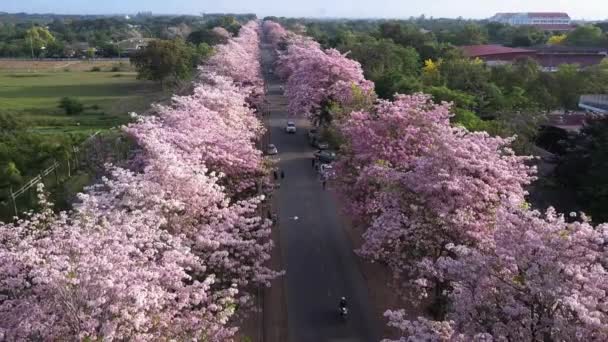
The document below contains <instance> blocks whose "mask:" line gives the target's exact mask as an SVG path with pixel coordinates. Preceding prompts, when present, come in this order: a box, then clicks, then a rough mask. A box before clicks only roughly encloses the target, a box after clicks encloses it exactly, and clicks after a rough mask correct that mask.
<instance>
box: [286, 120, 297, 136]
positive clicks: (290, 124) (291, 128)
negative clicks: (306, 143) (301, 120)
mask: <svg viewBox="0 0 608 342" xmlns="http://www.w3.org/2000/svg"><path fill="white" fill-rule="evenodd" d="M285 132H286V133H292V134H295V133H296V123H295V122H293V121H287V126H285Z"/></svg>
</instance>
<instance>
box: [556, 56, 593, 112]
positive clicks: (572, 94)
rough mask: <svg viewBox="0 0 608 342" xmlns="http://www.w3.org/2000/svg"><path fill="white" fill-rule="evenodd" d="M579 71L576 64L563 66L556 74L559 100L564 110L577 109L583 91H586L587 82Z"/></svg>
mask: <svg viewBox="0 0 608 342" xmlns="http://www.w3.org/2000/svg"><path fill="white" fill-rule="evenodd" d="M578 69H579V66H578V65H576V64H562V65H560V66H559V67H558V69H557V72H556V73H555V82H556V86H557V90H558V96H557V98H558V99H559V102H560V105H561V106H562V107H563V108H566V109H576V108H577V107H578V100H579V97H580V94H581V91H582V90H583V89H585V86H586V82H585V80H584V78H583V77H581V74H580V73H579V70H578Z"/></svg>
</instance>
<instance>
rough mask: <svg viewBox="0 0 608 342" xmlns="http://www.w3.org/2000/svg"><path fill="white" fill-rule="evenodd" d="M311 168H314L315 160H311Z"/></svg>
mask: <svg viewBox="0 0 608 342" xmlns="http://www.w3.org/2000/svg"><path fill="white" fill-rule="evenodd" d="M312 168H313V169H314V168H315V158H312Z"/></svg>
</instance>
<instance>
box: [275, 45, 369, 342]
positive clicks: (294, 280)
mask: <svg viewBox="0 0 608 342" xmlns="http://www.w3.org/2000/svg"><path fill="white" fill-rule="evenodd" d="M264 55H265V56H266V58H268V51H266V52H265V53H264ZM267 84H268V88H269V91H268V96H267V100H268V101H269V103H270V115H269V117H267V118H266V125H267V126H268V128H269V129H270V141H271V142H272V143H273V144H275V145H276V146H277V148H278V150H279V156H278V157H279V158H280V161H279V163H278V166H279V168H280V170H283V171H284V173H285V178H284V179H279V182H280V189H279V190H278V191H277V194H276V196H277V202H278V208H277V209H278V216H279V227H280V228H279V229H280V239H281V248H282V258H283V260H282V261H283V267H284V268H285V270H286V275H285V289H286V302H287V316H288V317H287V318H288V336H289V341H294V342H324V341H366V342H367V341H378V340H379V339H380V336H379V329H378V328H379V326H378V325H379V322H375V320H374V318H373V315H372V307H371V304H370V302H369V295H368V289H367V286H366V283H365V280H364V278H363V276H362V274H361V272H360V269H359V266H358V264H357V260H356V258H357V257H356V256H355V255H354V253H353V248H352V246H351V244H350V240H349V239H348V237H347V235H346V233H345V232H344V230H343V228H342V226H341V224H342V223H341V221H340V219H339V216H338V208H337V206H336V203H335V200H334V197H333V196H332V195H331V194H330V192H329V190H323V188H322V184H321V181H320V179H319V177H318V174H317V173H316V171H315V170H314V169H313V167H312V156H313V152H314V149H313V148H312V147H311V146H310V145H309V144H308V140H307V129H306V128H307V127H308V126H309V125H308V121H307V120H306V119H304V118H289V120H292V121H295V122H296V126H297V133H296V134H287V133H285V130H284V128H285V124H286V122H287V120H288V116H287V98H286V97H285V96H283V95H282V92H281V90H280V89H279V86H280V84H279V83H278V81H276V80H273V77H269V78H268V79H267ZM341 296H345V297H346V298H347V300H348V303H349V310H350V312H349V316H348V317H347V319H346V320H344V319H342V317H340V315H339V314H338V302H339V299H340V297H341ZM281 342H283V341H281Z"/></svg>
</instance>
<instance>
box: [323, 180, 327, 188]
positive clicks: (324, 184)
mask: <svg viewBox="0 0 608 342" xmlns="http://www.w3.org/2000/svg"><path fill="white" fill-rule="evenodd" d="M326 186H327V180H326V179H323V190H325V187H326Z"/></svg>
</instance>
